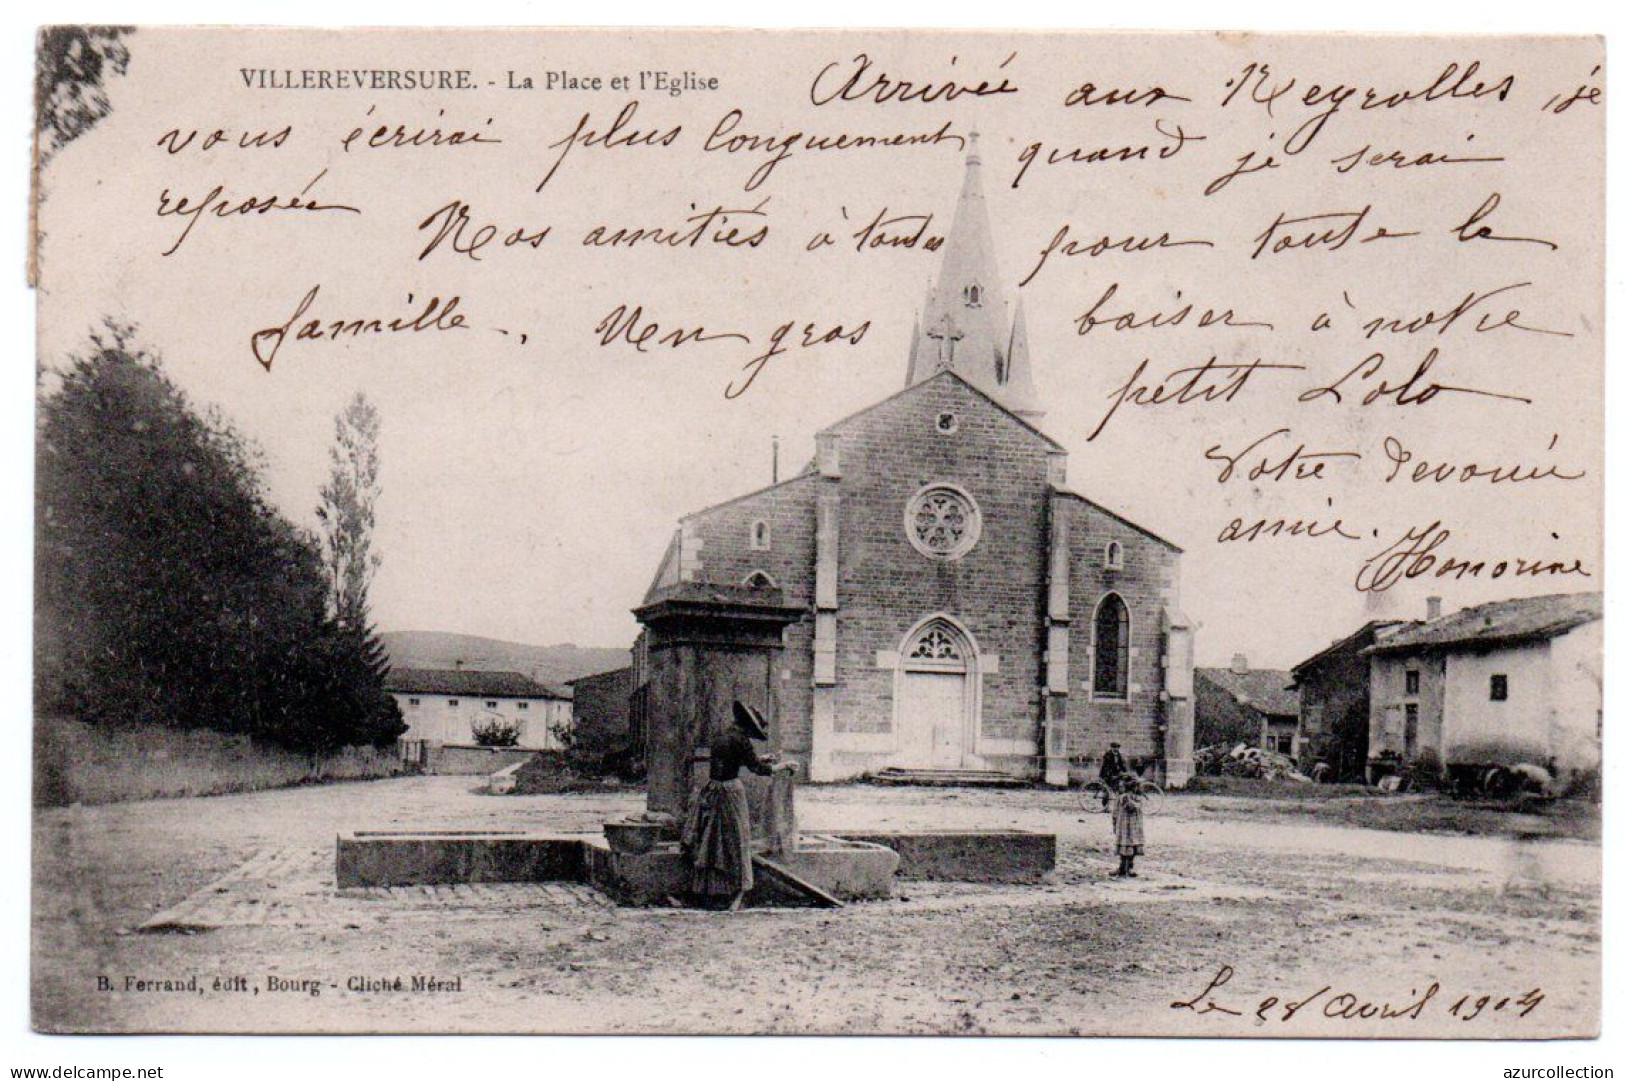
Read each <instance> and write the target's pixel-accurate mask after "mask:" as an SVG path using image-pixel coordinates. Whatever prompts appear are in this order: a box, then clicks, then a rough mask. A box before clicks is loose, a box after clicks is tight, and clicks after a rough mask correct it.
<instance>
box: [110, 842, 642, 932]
mask: <svg viewBox="0 0 1625 1081" xmlns="http://www.w3.org/2000/svg"><path fill="white" fill-rule="evenodd" d="M613 907H614V902H613V901H611V900H610V899H609V898H608V897H607V896H605V895H604V894H602V893H600V892H598V891H597V890H595V889H593V888H592V887H591V886H588V885H584V884H582V883H578V882H534V883H531V882H526V883H509V882H504V883H490V884H479V883H474V884H463V885H451V886H385V887H377V888H371V889H352V890H339V889H338V888H337V887H336V884H335V880H334V874H333V850H332V848H331V847H325V848H314V847H308V846H301V845H288V846H284V847H279V848H265V849H261V850H260V851H258V852H256V853H255V854H254V855H253V856H252V857H251V858H250V859H249V860H248V861H247V862H246V863H243V864H242V865H240V866H238V867H236V868H234V869H233V870H231V871H230V872H228V873H227V874H225V875H222V876H221V877H220V878H218V879H216V880H215V881H213V882H211V883H209V884H208V885H207V886H205V887H203V888H202V889H200V890H198V891H197V892H196V893H194V894H192V895H191V896H190V897H187V898H186V899H185V900H183V901H181V902H180V903H179V904H177V905H175V906H173V907H171V908H167V909H165V910H164V911H162V912H159V913H157V914H156V915H154V916H153V917H152V918H151V919H149V920H147V921H146V922H145V923H143V924H142V925H141V926H140V927H139V928H138V930H140V931H143V932H174V933H181V934H185V933H189V932H196V931H206V930H211V929H213V928H217V927H259V926H277V927H323V926H348V927H359V926H364V925H369V924H378V923H385V922H393V921H396V920H410V919H434V918H438V917H442V916H444V915H446V914H447V913H450V912H455V913H456V915H457V918H458V919H459V920H466V919H482V918H503V917H509V916H512V915H513V914H514V913H516V912H520V911H526V910H534V909H557V910H560V911H561V913H562V912H568V911H577V912H579V911H581V910H589V911H590V910H594V909H602V908H613Z"/></svg>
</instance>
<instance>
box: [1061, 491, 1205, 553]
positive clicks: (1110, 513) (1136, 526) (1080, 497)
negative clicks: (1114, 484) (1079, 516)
mask: <svg viewBox="0 0 1625 1081" xmlns="http://www.w3.org/2000/svg"><path fill="white" fill-rule="evenodd" d="M1057 492H1058V494H1060V495H1063V496H1066V497H1067V498H1068V499H1076V500H1077V501H1078V502H1079V503H1086V504H1088V505H1089V506H1091V507H1093V508H1094V509H1095V510H1097V511H1099V512H1100V513H1102V514H1104V515H1105V516H1106V517H1108V518H1111V519H1113V520H1115V521H1118V522H1121V523H1123V524H1124V525H1126V526H1128V527H1129V528H1130V529H1132V530H1134V531H1135V532H1136V533H1143V534H1144V535H1145V536H1147V537H1149V538H1151V539H1152V540H1154V541H1156V542H1157V543H1158V544H1160V545H1162V546H1164V547H1165V548H1169V549H1172V550H1173V551H1175V552H1179V553H1181V554H1183V553H1184V551H1185V549H1183V548H1181V547H1180V546H1179V545H1177V544H1175V543H1174V542H1173V541H1171V540H1169V539H1168V538H1167V537H1163V536H1159V535H1158V534H1156V533H1153V532H1151V530H1149V529H1147V528H1146V527H1145V526H1143V525H1141V524H1140V523H1139V522H1136V521H1134V520H1133V519H1132V518H1125V517H1124V516H1123V515H1121V514H1118V513H1117V512H1116V511H1114V510H1112V509H1111V508H1110V507H1103V506H1101V505H1100V504H1099V503H1096V502H1095V501H1094V500H1093V499H1090V498H1089V497H1088V496H1086V495H1084V494H1082V493H1081V492H1074V491H1073V490H1072V489H1070V488H1061V489H1058V490H1057Z"/></svg>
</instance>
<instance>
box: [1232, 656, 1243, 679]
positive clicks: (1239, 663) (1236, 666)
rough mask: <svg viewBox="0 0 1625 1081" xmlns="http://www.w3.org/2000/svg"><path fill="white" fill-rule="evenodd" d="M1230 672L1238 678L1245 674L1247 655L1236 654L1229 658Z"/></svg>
mask: <svg viewBox="0 0 1625 1081" xmlns="http://www.w3.org/2000/svg"><path fill="white" fill-rule="evenodd" d="M1230 671H1231V672H1233V673H1235V674H1236V675H1238V676H1244V675H1246V674H1247V654H1245V653H1237V654H1236V655H1235V656H1233V657H1231V658H1230Z"/></svg>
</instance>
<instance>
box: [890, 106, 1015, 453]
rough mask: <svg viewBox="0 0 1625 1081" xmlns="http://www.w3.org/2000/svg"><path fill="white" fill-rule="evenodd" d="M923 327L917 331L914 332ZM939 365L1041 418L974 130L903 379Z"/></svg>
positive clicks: (933, 370)
mask: <svg viewBox="0 0 1625 1081" xmlns="http://www.w3.org/2000/svg"><path fill="white" fill-rule="evenodd" d="M922 334H923V336H922ZM944 368H949V369H952V370H953V371H954V372H955V373H957V374H958V375H960V376H962V377H963V378H964V379H966V380H967V381H969V382H970V383H972V384H974V385H975V386H976V387H978V388H979V389H981V390H982V391H984V392H986V393H987V394H988V395H990V396H991V397H993V398H995V399H997V400H998V401H999V402H1001V403H1002V404H1003V405H1004V406H1005V407H1006V408H1008V409H1010V410H1012V411H1013V412H1015V413H1017V414H1019V415H1020V416H1022V417H1023V418H1025V419H1026V420H1028V421H1029V422H1031V423H1034V424H1036V423H1038V421H1039V420H1041V419H1042V418H1043V415H1044V414H1043V411H1042V410H1040V409H1039V408H1038V403H1037V397H1036V395H1035V394H1034V391H1033V383H1032V364H1031V361H1030V359H1029V357H1028V354H1027V325H1026V320H1025V318H1024V317H1023V315H1022V312H1021V308H1020V305H1019V304H1018V305H1017V308H1016V314H1015V318H1014V320H1013V321H1012V319H1011V317H1010V305H1009V302H1008V300H1007V299H1006V296H1005V291H1004V279H1003V278H1001V277H1000V276H999V267H998V261H997V259H996V258H995V256H994V252H993V226H992V223H991V221H990V220H989V218H988V213H987V200H986V198H985V197H984V196H983V194H982V157H981V153H980V151H979V149H978V147H977V136H976V133H975V132H972V133H971V134H970V136H969V137H968V141H967V147H966V153H965V180H964V184H963V186H962V187H961V188H960V191H959V205H958V207H957V208H956V209H955V210H954V220H953V226H952V227H951V228H950V229H949V231H948V239H947V242H946V243H945V244H944V245H943V248H942V266H941V268H940V269H939V270H938V272H937V280H936V284H935V285H934V286H932V288H931V290H930V292H929V293H928V294H927V297H926V303H925V314H924V318H923V319H918V320H916V322H915V336H914V340H913V341H912V342H911V343H910V346H909V362H908V382H909V385H910V386H912V385H913V384H915V383H917V382H919V381H920V380H922V379H929V378H930V377H931V376H933V375H935V374H936V373H937V372H939V371H941V370H942V369H944Z"/></svg>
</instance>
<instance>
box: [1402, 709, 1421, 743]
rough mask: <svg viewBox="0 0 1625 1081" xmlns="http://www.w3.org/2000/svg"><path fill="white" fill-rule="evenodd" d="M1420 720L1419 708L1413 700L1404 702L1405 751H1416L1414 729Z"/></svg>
mask: <svg viewBox="0 0 1625 1081" xmlns="http://www.w3.org/2000/svg"><path fill="white" fill-rule="evenodd" d="M1419 720H1420V710H1419V709H1418V707H1417V705H1416V703H1415V702H1406V703H1405V753H1406V754H1407V755H1410V754H1414V753H1415V752H1416V729H1417V725H1418V721H1419Z"/></svg>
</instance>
